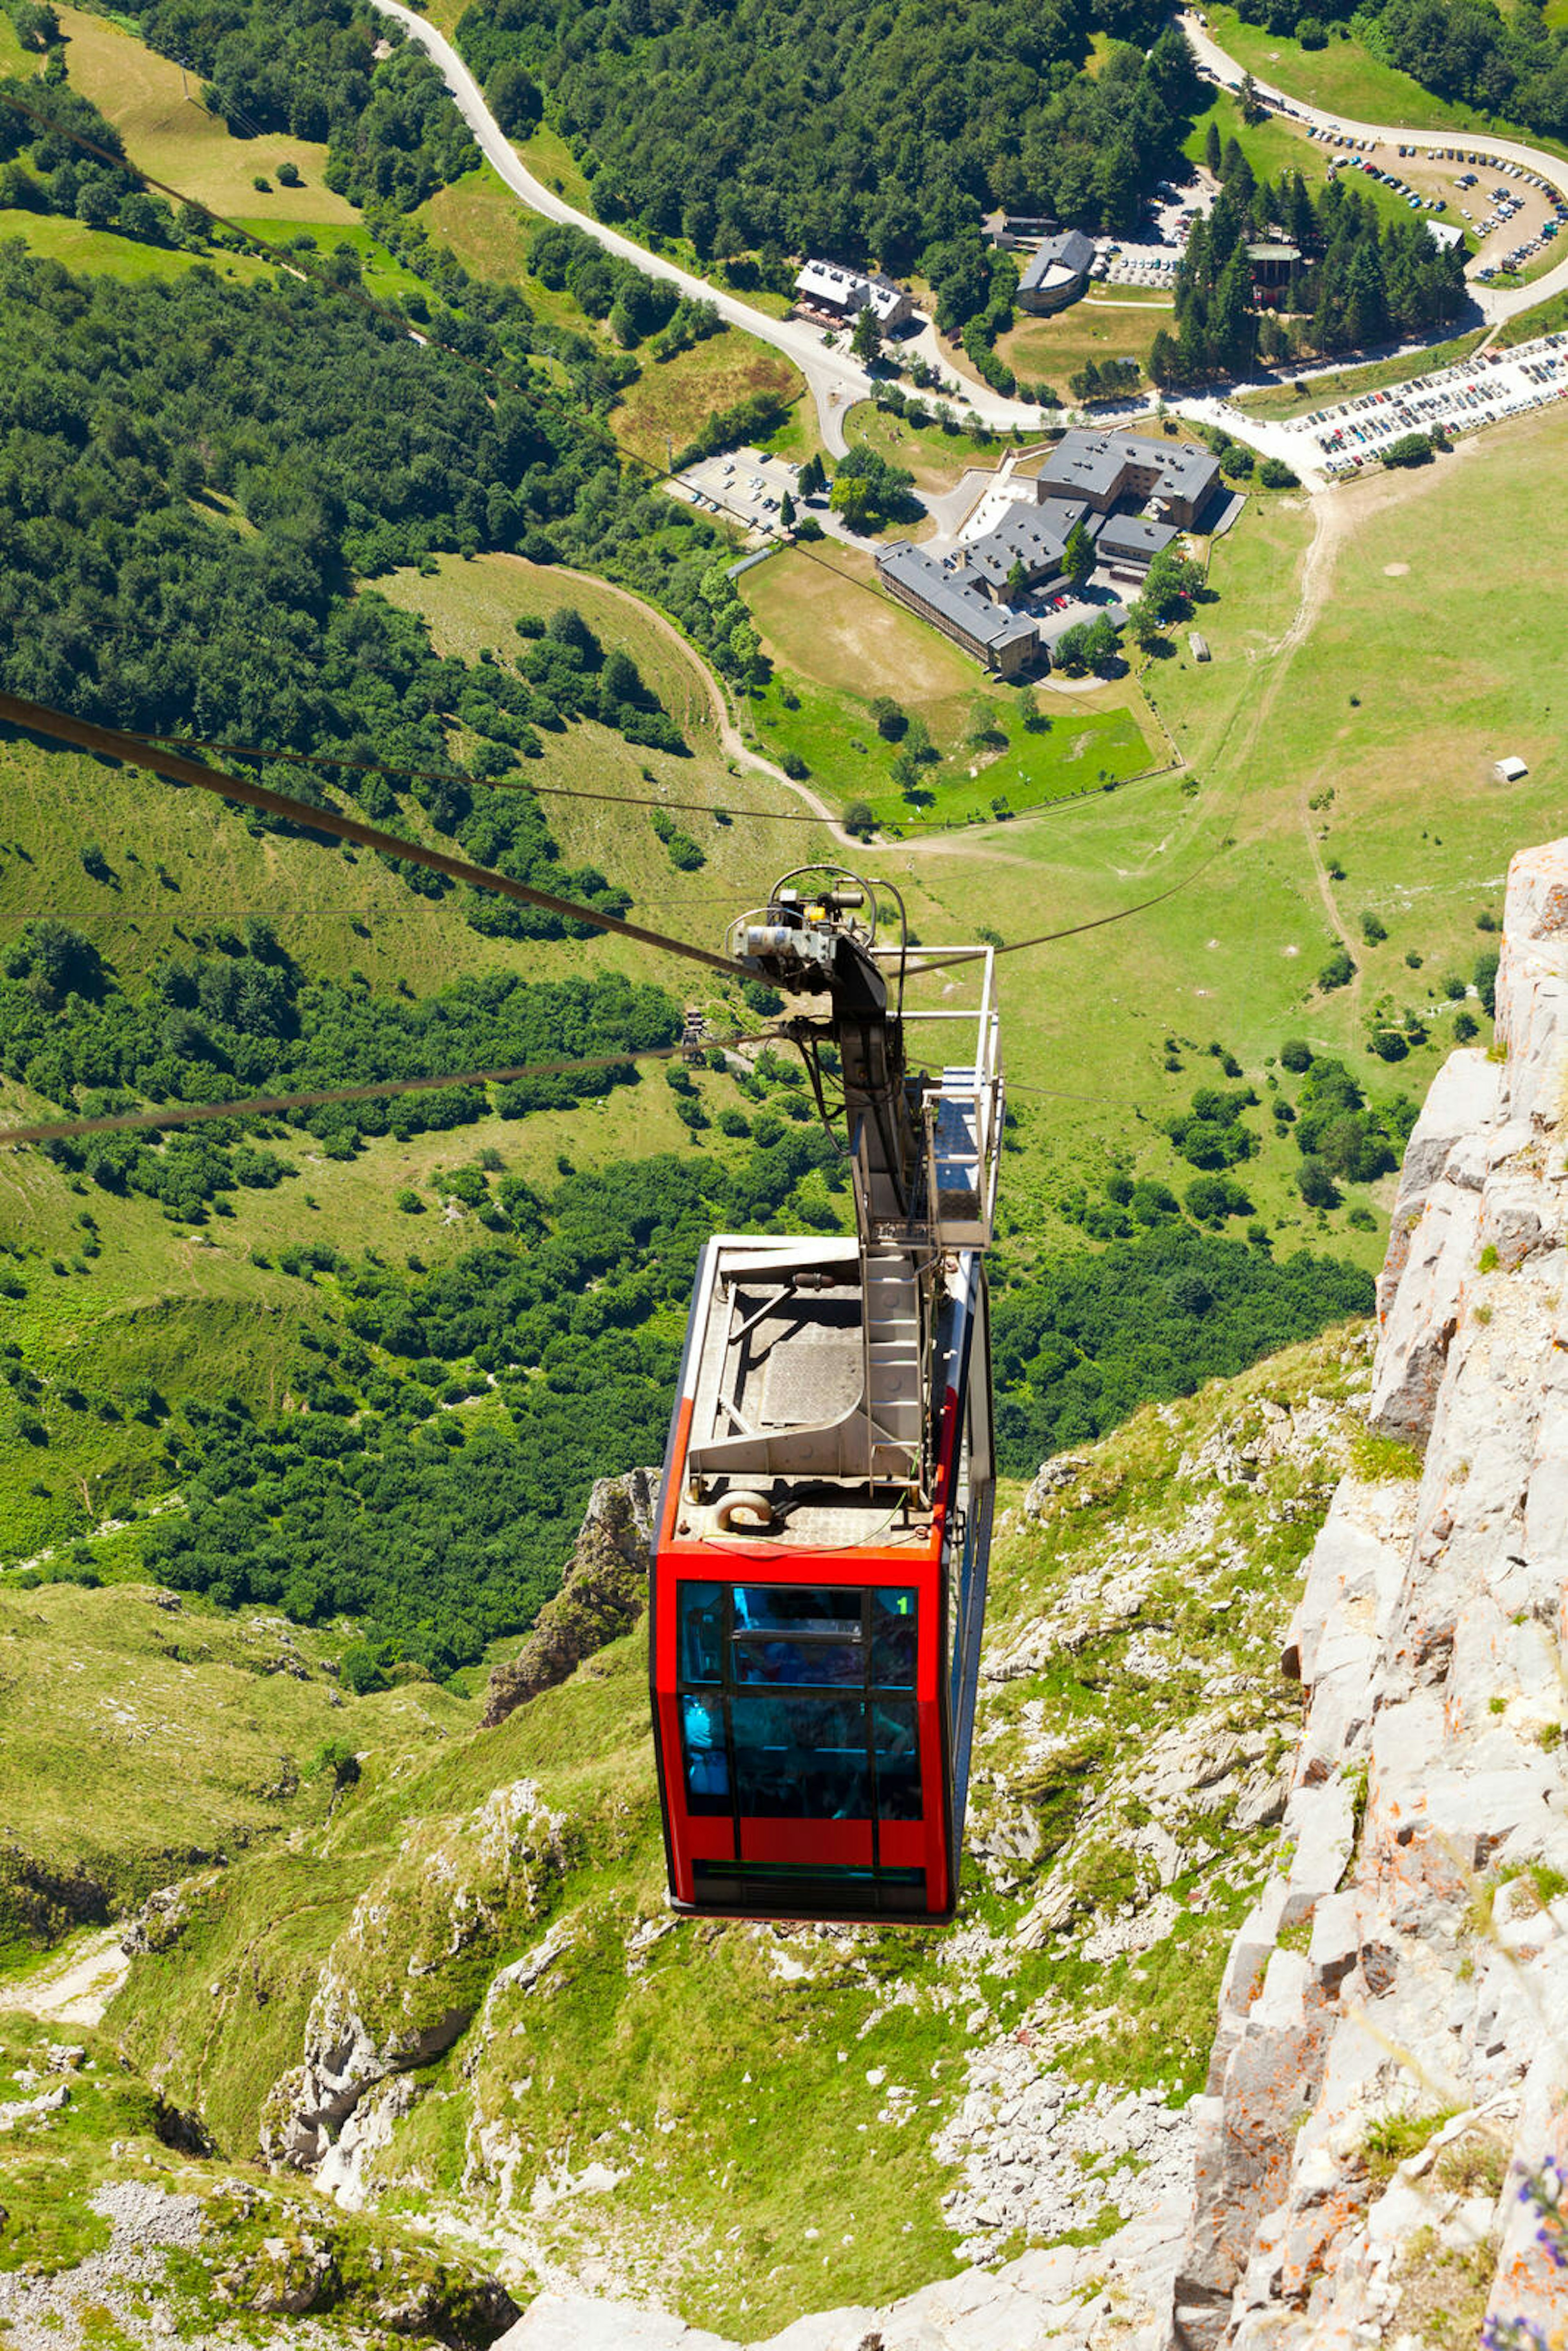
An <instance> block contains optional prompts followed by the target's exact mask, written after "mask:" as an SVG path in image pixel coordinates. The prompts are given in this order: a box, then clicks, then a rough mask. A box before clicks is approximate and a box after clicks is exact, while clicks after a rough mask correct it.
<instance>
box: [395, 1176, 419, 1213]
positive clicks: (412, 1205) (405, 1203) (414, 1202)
mask: <svg viewBox="0 0 1568 2351" xmlns="http://www.w3.org/2000/svg"><path fill="white" fill-rule="evenodd" d="M392 1206H393V1207H394V1208H401V1209H402V1212H403V1215H404V1216H405V1217H423V1214H424V1202H423V1200H422V1199H421V1198H420V1196H419V1194H418V1193H417V1192H416V1191H415V1190H414V1189H413V1186H412V1185H409V1184H405V1185H404V1186H403V1187H402V1191H401V1192H399V1193H397V1194H396V1195H395V1196H394V1197H393V1200H392Z"/></svg>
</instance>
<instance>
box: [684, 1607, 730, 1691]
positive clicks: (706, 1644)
mask: <svg viewBox="0 0 1568 2351" xmlns="http://www.w3.org/2000/svg"><path fill="white" fill-rule="evenodd" d="M680 1618H681V1632H680V1645H681V1667H680V1673H681V1679H682V1681H684V1682H719V1681H722V1680H723V1679H724V1586H723V1584H722V1583H683V1584H682V1585H681V1587H680Z"/></svg>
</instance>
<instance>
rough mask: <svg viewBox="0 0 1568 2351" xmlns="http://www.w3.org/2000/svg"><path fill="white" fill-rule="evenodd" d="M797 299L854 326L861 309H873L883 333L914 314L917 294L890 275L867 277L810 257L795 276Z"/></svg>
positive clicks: (839, 323) (811, 309)
mask: <svg viewBox="0 0 1568 2351" xmlns="http://www.w3.org/2000/svg"><path fill="white" fill-rule="evenodd" d="M795 299H796V301H797V303H798V304H799V305H800V308H801V309H802V310H806V311H809V312H810V314H811V315H812V316H813V317H815V318H819V319H827V320H829V321H831V323H832V324H833V325H835V326H841V327H849V326H852V325H853V324H854V322H855V320H856V319H858V318H859V316H860V314H861V312H862V310H870V311H873V313H874V314H875V317H876V322H877V324H878V326H879V327H880V328H881V329H882V330H883V334H884V335H885V334H891V333H892V331H893V329H894V328H895V327H902V326H903V325H904V322H905V321H906V320H907V319H913V317H914V316H915V297H914V296H913V294H910V293H908V292H906V291H905V289H904V287H902V286H895V285H894V282H893V280H892V278H891V277H866V276H864V274H863V273H862V271H860V270H858V269H844V268H841V266H839V264H838V263H837V262H836V261H808V262H807V263H806V265H805V266H804V267H803V268H802V269H801V270H800V273H799V275H798V276H797V277H796V279H795Z"/></svg>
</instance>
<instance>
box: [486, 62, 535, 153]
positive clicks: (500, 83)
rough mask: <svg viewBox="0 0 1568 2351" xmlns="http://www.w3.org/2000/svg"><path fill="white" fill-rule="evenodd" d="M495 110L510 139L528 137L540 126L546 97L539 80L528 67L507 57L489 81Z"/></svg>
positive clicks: (490, 102) (488, 91)
mask: <svg viewBox="0 0 1568 2351" xmlns="http://www.w3.org/2000/svg"><path fill="white" fill-rule="evenodd" d="M485 97H486V101H487V103H488V105H489V109H490V111H491V113H492V114H493V115H494V116H495V118H496V120H497V122H498V123H499V124H500V126H501V128H502V130H503V131H505V132H506V134H507V138H508V139H527V138H528V137H529V136H530V135H531V133H532V132H533V131H536V130H537V129H538V124H539V120H540V117H541V116H542V115H543V113H544V101H543V99H541V98H540V96H539V89H538V83H537V82H536V81H535V79H534V78H533V76H532V75H531V74H530V73H529V72H528V70H527V69H526V68H524V67H523V66H521V65H519V64H517V61H516V59H514V58H511V57H507V58H506V59H504V60H503V61H502V63H501V64H500V65H498V66H497V68H496V69H495V71H494V72H493V73H492V74H491V76H490V78H489V80H488V81H487V82H486V84H485Z"/></svg>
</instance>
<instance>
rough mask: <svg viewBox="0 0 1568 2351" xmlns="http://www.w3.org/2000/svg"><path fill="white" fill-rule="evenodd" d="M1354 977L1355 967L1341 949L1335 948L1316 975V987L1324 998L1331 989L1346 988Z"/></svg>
mask: <svg viewBox="0 0 1568 2351" xmlns="http://www.w3.org/2000/svg"><path fill="white" fill-rule="evenodd" d="M1354 977H1355V966H1354V963H1352V961H1351V959H1350V956H1349V955H1348V954H1347V953H1346V951H1345V949H1344V948H1343V947H1335V948H1334V950H1333V954H1332V955H1330V956H1329V957H1328V958H1327V960H1326V961H1325V962H1324V964H1323V965H1322V968H1321V969H1320V971H1319V973H1318V982H1317V984H1318V986H1319V987H1321V988H1322V991H1323V993H1324V995H1325V996H1326V995H1327V994H1328V992H1329V991H1330V989H1331V988H1335V987H1349V986H1350V983H1351V981H1352V980H1353V979H1354Z"/></svg>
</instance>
